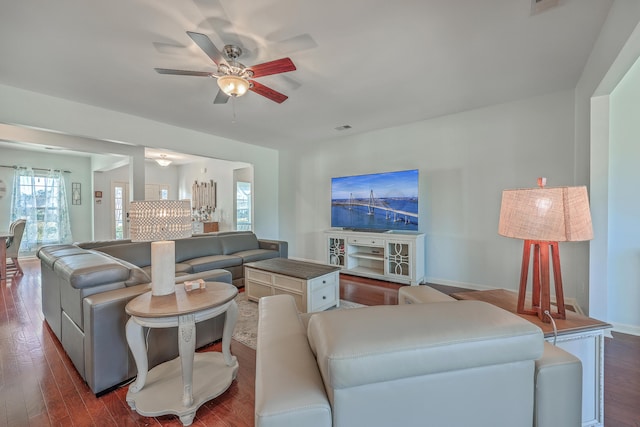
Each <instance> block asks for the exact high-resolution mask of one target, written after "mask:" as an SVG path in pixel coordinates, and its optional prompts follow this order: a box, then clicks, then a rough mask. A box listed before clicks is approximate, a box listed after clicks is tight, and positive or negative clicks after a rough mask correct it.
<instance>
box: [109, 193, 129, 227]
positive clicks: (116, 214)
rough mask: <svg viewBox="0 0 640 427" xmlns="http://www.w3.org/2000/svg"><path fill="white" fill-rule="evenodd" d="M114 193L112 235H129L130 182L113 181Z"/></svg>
mask: <svg viewBox="0 0 640 427" xmlns="http://www.w3.org/2000/svg"><path fill="white" fill-rule="evenodd" d="M111 194H112V195H113V200H112V202H113V216H112V220H113V222H112V227H113V229H112V236H113V237H114V238H115V239H126V238H128V237H129V226H128V220H129V217H128V215H129V184H128V183H126V182H112V183H111Z"/></svg>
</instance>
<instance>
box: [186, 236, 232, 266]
mask: <svg viewBox="0 0 640 427" xmlns="http://www.w3.org/2000/svg"><path fill="white" fill-rule="evenodd" d="M208 255H222V243H221V242H220V239H219V238H218V237H215V236H208V237H199V238H197V239H178V240H176V262H184V261H185V260H189V259H194V258H200V257H203V256H208Z"/></svg>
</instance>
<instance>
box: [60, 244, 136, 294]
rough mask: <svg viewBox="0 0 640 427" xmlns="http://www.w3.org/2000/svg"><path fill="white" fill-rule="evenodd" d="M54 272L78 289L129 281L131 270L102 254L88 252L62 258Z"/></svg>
mask: <svg viewBox="0 0 640 427" xmlns="http://www.w3.org/2000/svg"><path fill="white" fill-rule="evenodd" d="M54 271H55V272H56V273H57V274H58V275H60V277H61V278H62V280H64V281H67V282H69V284H70V285H71V286H72V287H74V288H76V289H81V288H88V287H93V286H99V285H103V284H105V283H116V282H123V283H124V282H125V281H126V280H128V279H129V269H128V268H127V267H125V266H124V265H122V264H121V263H120V262H117V261H115V260H113V259H112V258H110V257H107V256H105V255H104V254H101V253H96V252H87V253H84V254H78V255H74V256H69V257H65V258H60V259H59V260H58V261H56V263H55V265H54Z"/></svg>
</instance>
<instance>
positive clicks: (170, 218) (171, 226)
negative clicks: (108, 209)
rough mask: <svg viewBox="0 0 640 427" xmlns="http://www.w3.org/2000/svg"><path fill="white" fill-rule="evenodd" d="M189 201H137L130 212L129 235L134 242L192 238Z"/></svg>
mask: <svg viewBox="0 0 640 427" xmlns="http://www.w3.org/2000/svg"><path fill="white" fill-rule="evenodd" d="M191 233H192V227H191V202H190V201H189V200H135V201H132V202H131V209H130V211H129V234H130V237H131V240H132V241H134V242H150V241H155V240H171V239H184V238H187V237H191Z"/></svg>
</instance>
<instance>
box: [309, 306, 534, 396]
mask: <svg viewBox="0 0 640 427" xmlns="http://www.w3.org/2000/svg"><path fill="white" fill-rule="evenodd" d="M469 303H472V304H469ZM345 324H348V325H349V327H348V328H345V327H344V325H345ZM308 336H309V344H310V346H311V349H312V350H313V352H314V353H315V354H316V356H317V360H318V366H319V367H320V372H321V373H322V377H323V379H324V383H325V385H326V386H327V390H328V392H329V393H331V390H334V389H342V388H347V387H356V386H360V385H363V384H369V383H378V382H384V381H391V380H394V379H399V378H409V377H417V376H421V375H427V374H434V373H440V372H448V371H453V370H458V369H470V368H476V367H482V366H488V365H495V364H503V363H510V362H520V361H528V360H531V362H532V366H533V361H534V360H535V359H538V358H539V357H540V356H541V355H542V351H543V342H544V338H543V335H542V331H541V330H540V328H538V327H537V326H535V325H534V324H533V323H531V322H528V321H526V320H524V319H522V318H520V317H519V316H516V315H514V314H512V313H509V312H508V311H506V310H502V309H500V308H498V307H496V306H493V305H491V304H488V303H484V302H480V301H453V302H435V303H430V304H407V305H398V306H376V307H366V308H362V309H352V310H340V311H330V312H323V313H317V314H315V315H313V316H312V317H311V319H310V321H309V329H308ZM366 336H370V337H371V339H363V337H366ZM380 343H384V345H383V346H381V345H380ZM330 398H331V397H330Z"/></svg>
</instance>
